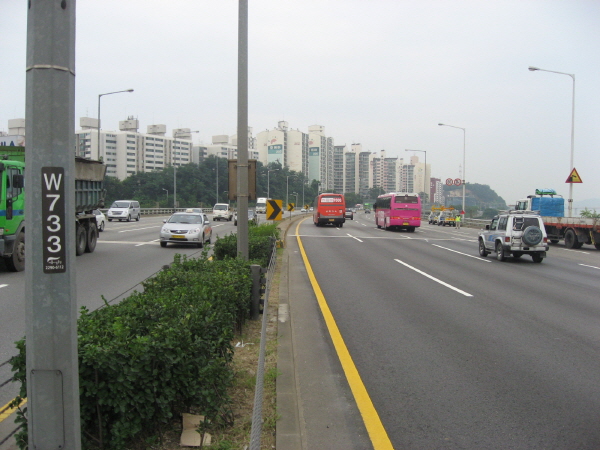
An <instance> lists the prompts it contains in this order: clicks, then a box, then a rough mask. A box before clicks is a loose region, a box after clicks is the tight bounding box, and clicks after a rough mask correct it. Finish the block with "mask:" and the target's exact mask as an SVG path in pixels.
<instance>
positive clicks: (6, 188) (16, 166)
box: [0, 146, 106, 272]
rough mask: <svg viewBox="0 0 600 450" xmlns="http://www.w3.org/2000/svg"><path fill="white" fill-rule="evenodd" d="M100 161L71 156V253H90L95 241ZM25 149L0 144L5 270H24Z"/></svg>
mask: <svg viewBox="0 0 600 450" xmlns="http://www.w3.org/2000/svg"><path fill="white" fill-rule="evenodd" d="M105 172H106V166H105V165H104V164H103V163H102V162H100V161H93V160H89V159H85V158H80V157H75V186H74V187H75V214H74V219H75V222H76V227H75V230H76V231H75V252H76V254H77V255H78V256H79V255H81V254H83V253H85V252H88V253H91V252H93V251H94V250H95V248H96V242H97V240H98V236H99V233H98V224H97V222H96V215H95V214H94V213H93V210H94V209H98V208H103V207H104V198H105V194H106V191H105V190H104V175H105ZM25 191H26V189H25V148H24V147H12V146H11V147H0V257H2V258H3V259H4V262H5V265H6V267H7V268H8V270H11V271H13V272H20V271H22V270H24V269H25V228H26V220H25Z"/></svg>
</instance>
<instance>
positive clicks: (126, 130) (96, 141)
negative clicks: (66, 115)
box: [75, 117, 192, 180]
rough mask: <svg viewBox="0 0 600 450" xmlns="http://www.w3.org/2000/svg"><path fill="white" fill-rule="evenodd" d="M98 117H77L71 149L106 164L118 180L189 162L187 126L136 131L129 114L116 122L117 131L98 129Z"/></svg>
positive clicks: (135, 122) (133, 121)
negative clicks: (77, 124)
mask: <svg viewBox="0 0 600 450" xmlns="http://www.w3.org/2000/svg"><path fill="white" fill-rule="evenodd" d="M97 124H98V120H97V119H94V118H91V117H82V118H81V119H80V127H81V130H77V131H76V132H75V145H76V147H75V153H76V155H78V156H83V157H85V158H91V159H101V160H103V161H104V163H105V164H106V174H107V176H112V177H116V178H118V179H120V180H122V179H125V178H127V177H129V176H130V175H133V174H134V173H136V172H152V171H154V170H162V169H164V168H165V167H168V166H171V165H174V166H181V165H184V164H188V163H190V162H191V155H192V137H191V130H190V129H189V128H178V129H174V130H173V137H171V136H167V135H166V132H167V127H166V125H162V124H159V125H149V126H148V127H147V133H145V134H144V133H140V132H139V131H138V129H139V121H138V119H135V118H133V117H128V118H127V120H123V121H120V122H119V131H105V130H100V135H98V125H97Z"/></svg>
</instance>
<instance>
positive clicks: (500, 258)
mask: <svg viewBox="0 0 600 450" xmlns="http://www.w3.org/2000/svg"><path fill="white" fill-rule="evenodd" d="M496 259H497V260H498V261H504V260H505V259H506V255H505V254H504V247H503V246H502V242H496Z"/></svg>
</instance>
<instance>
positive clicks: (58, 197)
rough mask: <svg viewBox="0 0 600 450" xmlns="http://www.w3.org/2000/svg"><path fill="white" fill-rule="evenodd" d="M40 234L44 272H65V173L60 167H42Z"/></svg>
mask: <svg viewBox="0 0 600 450" xmlns="http://www.w3.org/2000/svg"><path fill="white" fill-rule="evenodd" d="M42 236H43V239H44V253H43V254H44V273H62V272H66V270H67V264H66V250H65V173H64V168H62V167H42Z"/></svg>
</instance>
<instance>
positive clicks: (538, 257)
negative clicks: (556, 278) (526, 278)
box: [531, 253, 544, 263]
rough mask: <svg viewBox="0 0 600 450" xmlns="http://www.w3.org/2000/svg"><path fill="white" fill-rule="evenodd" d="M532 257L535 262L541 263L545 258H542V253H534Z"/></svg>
mask: <svg viewBox="0 0 600 450" xmlns="http://www.w3.org/2000/svg"><path fill="white" fill-rule="evenodd" d="M531 258H532V259H533V262H534V263H541V262H542V260H543V259H544V258H542V255H540V254H539V253H532V254H531Z"/></svg>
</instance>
